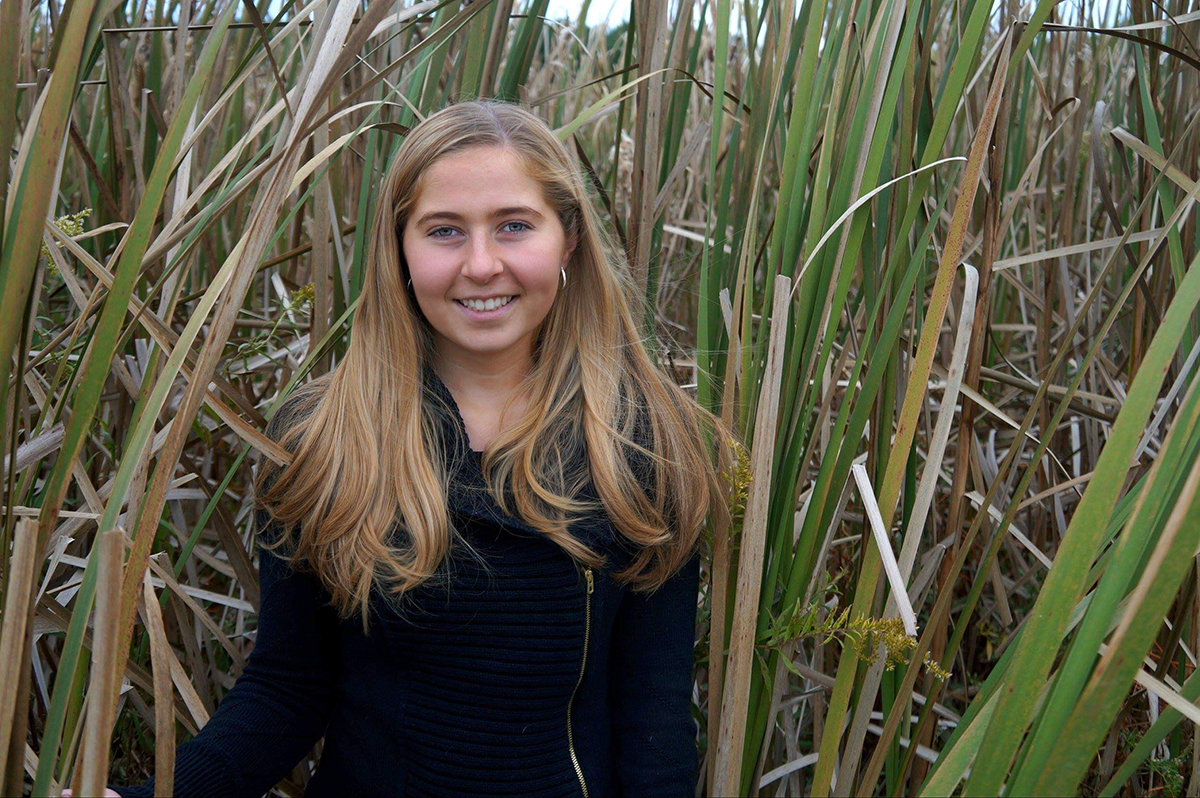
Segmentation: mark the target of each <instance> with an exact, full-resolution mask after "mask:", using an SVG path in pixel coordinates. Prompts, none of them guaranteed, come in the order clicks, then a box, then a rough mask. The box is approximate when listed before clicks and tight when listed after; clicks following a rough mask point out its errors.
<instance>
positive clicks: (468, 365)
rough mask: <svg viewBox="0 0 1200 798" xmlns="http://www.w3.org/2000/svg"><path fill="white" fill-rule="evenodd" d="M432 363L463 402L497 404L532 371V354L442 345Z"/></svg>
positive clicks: (522, 351)
mask: <svg viewBox="0 0 1200 798" xmlns="http://www.w3.org/2000/svg"><path fill="white" fill-rule="evenodd" d="M432 366H433V369H434V371H436V372H437V375H438V377H439V378H440V379H441V380H442V382H443V383H444V384H445V385H446V387H447V388H449V389H450V390H451V391H452V392H453V393H454V395H455V396H456V397H458V398H459V401H460V402H461V401H463V400H465V401H467V402H468V403H470V404H477V405H481V406H487V405H493V404H494V405H496V406H497V407H498V406H499V405H502V404H503V403H504V400H506V399H507V398H508V397H509V396H510V395H511V394H512V393H513V392H514V391H515V390H517V388H518V387H519V386H520V384H521V383H522V382H523V381H524V380H525V378H526V377H527V376H528V375H529V372H530V371H531V370H532V369H533V357H532V355H531V353H530V352H529V351H526V350H509V351H507V352H498V353H482V354H479V353H473V352H465V353H464V352H450V351H447V350H446V349H439V350H438V351H437V352H436V354H435V357H434V362H433V364H432Z"/></svg>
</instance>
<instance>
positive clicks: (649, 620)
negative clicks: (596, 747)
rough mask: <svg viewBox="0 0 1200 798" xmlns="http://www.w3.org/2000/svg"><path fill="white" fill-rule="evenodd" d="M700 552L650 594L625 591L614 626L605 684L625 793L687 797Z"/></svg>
mask: <svg viewBox="0 0 1200 798" xmlns="http://www.w3.org/2000/svg"><path fill="white" fill-rule="evenodd" d="M699 587H700V555H699V553H696V554H694V555H693V556H692V557H691V559H689V560H688V561H687V563H686V564H685V565H684V566H683V567H682V568H681V569H680V570H679V571H678V572H677V573H675V574H674V575H673V576H671V578H670V579H668V580H667V581H666V582H665V583H663V585H662V586H661V587H660V588H659V589H658V590H656V591H654V592H653V593H651V594H645V593H635V592H632V591H629V592H626V594H625V595H624V597H623V598H622V600H621V604H620V606H619V607H618V609H617V615H616V620H615V622H614V627H613V640H612V648H611V650H612V658H611V661H610V669H611V670H610V675H609V683H610V685H611V695H612V702H613V703H612V721H613V735H614V742H615V746H616V751H615V756H616V777H617V779H616V780H617V783H618V784H619V785H620V788H621V794H623V795H624V796H628V797H629V798H633V797H634V796H636V798H666V797H667V796H670V798H692V796H694V795H695V794H696V780H697V777H698V775H699V751H698V749H697V743H696V729H697V727H696V722H695V720H693V718H692V681H693V672H692V671H693V662H694V660H693V657H694V654H693V651H694V645H695V630H696V603H697V594H698V591H699Z"/></svg>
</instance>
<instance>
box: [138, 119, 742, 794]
mask: <svg viewBox="0 0 1200 798" xmlns="http://www.w3.org/2000/svg"><path fill="white" fill-rule="evenodd" d="M372 236H373V237H372V240H371V248H370V252H369V256H368V260H367V269H366V273H365V275H364V284H363V289H362V297H361V302H360V305H359V307H358V309H357V312H356V316H355V319H354V324H353V328H352V333H351V342H350V345H349V348H348V350H347V352H346V355H345V358H344V359H343V360H342V361H341V362H340V363H339V365H338V366H337V368H336V369H334V370H333V371H332V372H330V373H328V374H326V375H323V376H322V377H319V378H317V379H314V380H312V381H310V382H309V383H307V384H305V385H304V386H303V387H301V388H300V389H298V390H297V391H296V392H295V393H294V394H293V395H292V396H291V397H289V398H288V399H287V400H286V401H285V402H284V403H283V405H282V406H281V407H280V409H279V411H278V412H277V413H276V414H275V416H274V417H273V418H272V420H271V423H270V425H269V426H268V435H269V436H270V437H272V438H273V439H275V440H277V441H279V442H280V443H281V445H283V446H284V448H285V449H287V450H288V451H289V452H291V453H292V455H293V458H292V460H291V462H290V464H288V465H287V466H286V467H284V468H281V467H279V466H277V465H276V464H275V463H272V462H270V461H266V460H264V461H263V462H262V464H261V466H260V468H259V473H258V475H257V477H256V482H257V483H258V485H257V487H256V510H255V519H256V526H257V529H258V530H259V534H258V541H259V544H260V565H259V568H260V580H261V608H260V612H259V617H258V631H257V636H256V641H255V646H254V649H253V652H252V653H251V655H250V657H249V659H248V662H247V666H246V668H245V671H244V672H243V673H242V674H241V675H240V677H239V678H238V679H237V681H236V683H235V684H234V686H233V688H232V689H231V690H230V691H229V693H228V694H227V695H226V696H225V698H224V700H223V701H222V702H221V703H220V706H219V709H218V710H217V712H216V713H215V714H214V715H213V717H212V718H211V719H210V720H209V721H208V723H207V724H206V725H205V726H204V728H203V729H202V730H201V731H200V733H199V734H198V735H197V736H196V737H195V738H193V739H191V740H189V741H188V742H186V743H184V744H182V745H181V746H180V747H179V749H178V752H177V757H176V765H175V791H176V794H177V795H180V796H190V795H195V796H260V795H262V794H263V793H264V792H266V791H267V790H269V789H270V788H271V787H272V785H274V784H275V783H276V782H277V781H279V780H280V779H281V778H283V777H285V776H287V775H288V774H289V773H290V772H291V771H292V769H293V768H294V767H295V766H296V764H297V763H298V762H300V761H301V760H302V758H303V757H304V756H305V755H306V754H307V753H308V752H309V751H310V749H312V747H313V745H314V744H315V743H317V742H318V740H319V739H321V738H322V737H323V738H324V743H323V746H322V749H321V752H320V763H319V766H318V767H317V770H316V774H315V775H314V776H313V778H312V779H311V781H309V783H308V785H307V793H306V794H307V795H310V796H329V795H397V796H399V795H408V796H469V795H512V796H530V797H533V796H545V798H561V797H562V796H580V795H582V796H585V798H608V797H609V796H631V797H635V798H653V796H672V797H673V798H689V797H690V796H693V795H694V794H695V785H696V780H697V776H698V755H697V744H696V730H697V726H696V722H695V720H694V719H693V715H692V711H691V706H692V665H693V653H692V651H693V640H694V632H695V620H696V605H697V589H698V583H699V573H700V550H701V549H702V548H703V537H702V535H701V530H702V526H703V524H704V522H705V519H706V518H707V517H709V516H710V515H713V516H714V517H715V515H716V514H726V515H724V516H723V517H724V518H725V519H727V518H728V515H727V513H728V507H727V505H726V503H725V502H726V501H727V494H726V489H725V484H724V481H723V480H722V479H721V474H722V472H723V470H724V469H725V468H727V467H728V464H729V462H730V457H731V443H732V438H731V436H730V435H729V432H728V430H726V429H724V428H723V427H722V426H721V424H720V421H719V420H718V419H717V418H715V417H714V416H713V415H712V414H711V413H708V412H707V411H706V410H704V409H703V408H701V407H699V406H698V405H697V404H696V403H695V402H694V400H692V399H691V398H690V397H689V396H688V395H687V394H686V393H685V392H684V391H683V390H682V389H680V388H679V387H678V386H676V385H675V384H674V382H673V381H672V380H670V379H669V378H668V377H667V376H666V375H665V374H664V373H662V372H661V371H660V370H659V369H658V368H657V367H656V366H655V364H654V363H653V362H652V360H651V359H650V358H649V356H648V355H647V352H646V350H645V348H644V347H643V344H642V342H641V341H640V340H639V338H638V330H639V327H638V324H637V322H636V320H635V315H634V312H633V303H634V302H635V301H637V300H636V299H635V298H634V297H635V294H634V292H633V288H632V285H633V284H632V282H631V279H630V275H629V272H628V267H627V264H626V263H625V261H624V260H623V258H622V257H621V255H620V253H619V251H618V248H617V247H615V246H614V245H613V242H612V239H611V237H610V236H609V235H608V234H607V233H606V231H605V230H604V228H603V226H602V223H601V221H600V219H599V217H598V215H597V213H596V211H595V210H594V209H593V206H592V205H591V203H590V201H589V198H588V194H587V189H586V184H585V179H584V177H583V175H582V173H581V171H580V169H579V167H578V165H577V164H576V162H575V161H574V160H573V159H572V157H571V155H570V154H569V152H568V150H567V149H566V147H564V146H563V144H562V143H561V142H560V141H559V140H558V138H557V137H556V136H555V135H554V133H553V132H552V131H551V130H550V129H549V128H548V127H547V126H546V125H545V124H544V123H543V122H542V121H541V120H539V119H538V118H537V117H536V116H534V115H533V114H531V113H530V112H529V111H527V110H525V109H523V108H521V107H520V106H517V105H513V104H507V103H501V102H496V101H471V102H463V103H458V104H455V105H451V106H448V107H447V108H445V109H443V110H441V111H440V112H438V113H436V114H434V115H432V116H430V117H429V118H428V119H426V120H424V121H423V122H421V123H420V124H419V125H417V126H416V127H414V128H413V130H412V131H411V132H410V133H409V134H408V136H407V137H406V138H405V140H404V142H403V145H402V146H401V147H400V148H399V151H398V152H397V154H396V156H395V159H394V161H393V162H392V164H391V167H390V169H389V170H388V173H387V176H386V177H385V178H384V182H383V186H382V189H381V190H380V192H379V205H378V207H377V209H376V211H375V220H374V228H373V231H372ZM706 430H707V431H708V432H709V433H711V434H712V438H713V442H714V444H715V451H714V454H713V455H712V456H710V455H709V453H708V450H709V446H708V444H706V437H707V436H706V434H705V431H706ZM285 530H286V531H285ZM115 794H117V795H123V796H143V795H145V796H149V795H152V794H153V780H150V781H147V782H146V783H144V784H141V785H137V786H135V787H121V788H116V790H115Z"/></svg>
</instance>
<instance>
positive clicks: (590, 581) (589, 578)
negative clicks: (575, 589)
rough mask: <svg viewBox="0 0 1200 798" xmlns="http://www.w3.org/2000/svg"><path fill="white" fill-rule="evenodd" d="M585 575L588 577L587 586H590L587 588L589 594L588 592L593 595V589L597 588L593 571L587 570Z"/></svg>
mask: <svg viewBox="0 0 1200 798" xmlns="http://www.w3.org/2000/svg"><path fill="white" fill-rule="evenodd" d="M583 573H584V576H586V577H587V585H588V586H587V592H588V595H591V593H592V589H593V588H594V587H595V583H594V582H593V581H592V569H591V568H585V569H584V572H583Z"/></svg>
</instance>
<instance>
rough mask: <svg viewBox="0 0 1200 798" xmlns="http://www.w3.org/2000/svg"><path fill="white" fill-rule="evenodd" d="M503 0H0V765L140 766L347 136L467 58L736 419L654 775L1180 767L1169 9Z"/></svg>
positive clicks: (1191, 356)
mask: <svg viewBox="0 0 1200 798" xmlns="http://www.w3.org/2000/svg"><path fill="white" fill-rule="evenodd" d="M547 3H548V0H528V1H527V2H526V1H525V0H521V1H520V2H518V1H517V0H473V2H469V1H467V0H462V1H460V0H441V1H439V0H427V1H426V2H417V3H410V2H402V3H396V2H392V1H391V0H372V2H362V0H307V2H306V0H286V2H277V3H274V4H272V5H271V6H269V7H268V6H267V5H266V4H261V5H259V6H256V5H255V4H254V3H253V2H252V1H251V0H246V1H245V2H243V3H237V2H232V0H211V1H210V0H200V1H199V2H196V3H190V2H189V3H179V2H175V0H155V2H153V3H150V2H148V1H147V0H137V2H131V1H129V0H65V2H63V3H58V2H56V0H48V1H47V2H46V3H30V2H24V0H0V152H3V153H4V154H5V157H3V158H0V207H3V209H4V216H3V220H2V224H0V289H2V290H0V351H2V353H3V357H2V358H0V385H3V386H4V387H5V390H4V391H0V418H2V419H3V420H4V426H3V436H4V437H3V448H4V451H5V456H4V459H3V464H4V471H3V497H4V501H3V510H4V512H3V517H2V519H0V520H2V522H3V523H2V525H0V545H2V551H3V552H4V556H3V558H0V563H2V565H0V597H2V599H3V611H2V615H0V685H2V687H0V792H3V793H4V794H19V793H21V792H25V793H29V792H32V793H34V794H36V795H51V794H57V793H58V790H59V789H60V787H62V786H73V787H74V788H75V789H76V791H77V793H78V792H79V791H80V790H82V791H83V792H85V793H97V792H99V791H100V788H101V787H102V785H103V784H104V783H106V781H112V782H131V781H135V780H140V779H141V778H143V777H144V776H146V775H147V774H149V773H151V772H154V771H157V773H158V775H159V779H158V786H159V790H160V794H168V793H169V791H170V788H171V784H170V782H171V778H170V774H171V772H172V756H173V751H174V746H175V744H176V743H177V742H178V741H180V740H182V739H184V738H185V737H186V736H187V735H190V734H193V733H195V731H196V730H197V729H198V728H199V727H200V726H202V725H203V724H204V722H205V720H206V719H207V718H208V716H209V715H210V713H211V712H213V710H214V708H215V707H216V705H217V703H218V702H219V701H220V699H221V696H222V695H223V694H224V693H225V692H226V691H227V690H228V689H229V687H230V685H231V684H232V683H233V681H234V679H236V678H237V676H238V674H239V672H240V670H241V668H242V666H243V664H244V663H245V658H246V655H247V653H248V652H249V651H250V649H251V647H252V646H253V639H254V628H255V608H256V606H257V601H258V596H257V588H256V578H255V569H254V564H253V561H252V558H251V556H250V554H249V553H250V552H252V551H253V546H252V535H253V530H252V529H251V528H250V527H251V524H250V519H251V512H250V510H251V507H250V495H249V492H248V487H249V484H250V476H251V471H252V468H253V466H254V464H255V463H256V462H257V461H258V458H260V457H264V456H265V457H271V458H274V459H276V460H279V461H281V462H283V461H286V459H287V456H288V455H287V452H286V451H284V450H282V449H280V448H279V447H278V446H277V445H276V444H274V443H273V442H272V441H271V440H269V439H267V438H265V437H264V435H263V434H262V432H261V430H262V429H263V428H264V426H265V423H266V421H267V420H268V419H269V418H270V416H271V414H272V412H273V409H274V408H275V407H277V406H278V404H279V401H280V400H281V399H282V398H283V397H285V396H286V395H287V394H288V393H289V392H290V391H291V390H292V389H293V388H294V387H295V386H296V385H297V384H298V383H299V382H300V381H301V380H303V379H305V378H306V377H307V376H309V375H313V374H318V373H321V372H323V371H324V370H327V369H329V368H330V367H331V365H332V363H334V362H336V360H337V358H338V356H339V352H341V351H342V350H343V347H344V346H345V345H346V342H347V340H348V338H347V336H348V332H349V330H348V322H349V320H350V319H351V317H352V314H353V311H354V308H355V306H356V302H357V297H358V290H359V286H360V285H361V275H362V268H363V257H364V253H365V251H366V236H367V233H368V232H369V231H368V230H367V220H368V219H369V218H370V210H371V207H372V204H373V202H374V201H375V191H376V188H377V186H378V185H379V182H380V176H381V173H382V171H383V169H384V168H385V166H386V164H387V162H388V159H389V157H390V155H391V154H392V153H393V152H394V150H395V148H396V147H397V146H398V144H399V143H400V141H402V139H403V136H404V135H405V132H406V131H407V130H408V129H409V128H410V126H411V125H413V124H414V123H415V122H416V121H417V120H419V119H421V118H422V117H423V116H424V115H426V114H428V113H430V112H431V111H433V110H436V109H437V108H439V107H441V106H442V105H443V104H444V103H446V102H448V101H454V100H458V99H464V98H469V97H474V96H496V97H502V98H507V99H515V100H520V101H522V102H524V103H527V104H528V105H529V106H530V107H532V108H533V109H535V110H536V112H537V113H539V114H540V115H542V116H543V117H544V118H545V119H546V120H547V121H548V122H549V123H550V124H551V125H553V126H554V128H555V129H556V130H557V132H558V135H559V136H560V137H561V138H562V140H563V141H564V142H566V143H567V144H568V146H570V147H571V148H572V150H573V151H575V152H576V153H577V154H578V155H579V158H580V159H581V161H582V162H583V163H584V164H585V165H586V166H587V169H588V172H589V175H590V178H591V180H592V183H593V185H594V188H595V196H596V201H597V202H598V203H600V204H601V205H602V206H603V209H604V212H605V214H606V217H607V218H608V219H609V220H610V221H611V223H612V224H613V225H615V227H616V229H617V230H618V231H619V233H620V236H621V240H622V243H623V245H624V246H625V248H626V251H627V252H628V255H629V257H630V259H631V262H632V264H633V266H634V269H635V272H636V274H637V276H638V285H639V288H640V290H642V291H644V296H645V299H646V305H645V307H646V312H645V329H646V335H647V339H648V341H649V343H650V345H651V346H652V347H653V348H654V351H655V352H656V354H657V355H658V356H659V357H660V359H661V362H662V363H663V366H664V368H668V369H671V370H673V373H674V375H675V376H676V377H677V378H678V379H679V380H680V381H681V383H684V384H687V385H688V386H689V387H690V388H691V389H694V391H695V396H696V398H697V400H698V401H699V402H701V403H702V404H704V405H705V406H707V407H709V408H711V409H713V410H714V411H715V412H718V413H721V414H723V415H724V417H725V418H726V419H728V420H729V421H730V422H731V423H732V424H733V425H734V426H735V427H736V429H737V430H738V431H739V433H740V435H741V437H742V439H743V440H744V442H745V444H746V447H745V452H744V453H743V455H744V456H743V459H742V460H741V462H740V463H739V468H738V470H737V473H736V475H735V478H734V479H733V480H732V481H731V484H730V490H731V495H732V497H733V499H734V501H736V503H737V510H738V511H737V513H736V514H735V516H734V520H735V524H734V526H733V528H731V529H709V530H706V542H707V544H708V548H709V551H710V552H711V558H706V563H705V569H704V572H705V573H704V580H703V587H702V594H701V596H699V597H698V600H699V601H700V602H701V604H700V607H701V609H700V623H699V624H698V628H697V630H696V631H697V647H696V666H697V667H696V691H695V717H696V720H697V725H698V730H699V735H698V739H697V744H698V746H700V749H701V751H702V754H703V756H702V762H703V767H702V768H701V770H702V773H701V780H700V783H699V784H698V785H697V794H698V795H701V794H704V795H710V794H711V795H764V796H765V795H771V796H784V795H817V796H824V795H831V794H832V795H850V794H852V793H853V794H855V795H875V794H888V795H894V794H921V795H948V794H951V793H957V792H961V794H963V795H996V794H998V793H999V791H1000V789H1001V788H1002V787H1004V788H1005V789H1006V791H1007V794H1009V795H1025V794H1035V793H1036V794H1050V795H1064V794H1068V793H1085V794H1088V795H1093V794H1100V795H1115V794H1118V793H1120V794H1131V795H1150V794H1182V793H1184V792H1186V793H1187V794H1189V795H1196V794H1198V793H1200V768H1198V767H1197V763H1198V761H1200V747H1198V746H1197V745H1196V731H1197V728H1198V724H1200V707H1198V706H1197V705H1196V700H1197V698H1200V677H1197V675H1196V656H1197V652H1198V651H1200V580H1198V575H1200V566H1198V560H1197V558H1196V552H1197V548H1198V547H1200V494H1198V493H1197V489H1198V487H1200V457H1198V456H1197V455H1198V453H1200V389H1198V388H1197V380H1196V379H1195V373H1196V365H1197V364H1196V361H1197V357H1198V355H1200V325H1198V323H1197V322H1198V320H1197V316H1196V313H1195V310H1196V304H1197V301H1198V300H1200V269H1198V268H1197V261H1198V258H1200V248H1198V246H1197V233H1198V232H1200V220H1198V219H1197V218H1196V214H1194V213H1193V210H1194V208H1195V204H1196V199H1197V195H1198V194H1200V182H1198V181H1200V136H1197V132H1196V127H1197V124H1198V119H1200V116H1198V115H1197V110H1198V108H1200V103H1198V102H1197V98H1198V97H1200V93H1198V88H1200V86H1198V83H1200V49H1198V47H1197V42H1198V40H1200V10H1197V6H1196V5H1195V4H1194V3H1193V2H1191V0H1132V1H1131V2H1128V3H1126V2H1117V1H1116V0H1111V1H1107V2H1106V1H1105V0H1071V1H1070V2H1064V3H1061V4H1059V3H1056V2H1054V1H1053V0H1034V2H1029V3H1021V2H1017V0H996V1H993V0H774V1H773V2H763V3H756V2H749V0H746V2H742V3H738V4H737V8H736V9H734V8H732V7H731V6H732V0H672V2H669V3H668V2H657V1H652V0H642V1H641V2H636V3H634V4H633V5H632V6H631V8H630V12H629V14H628V21H627V22H622V23H621V24H619V25H616V26H613V27H606V26H588V25H586V24H585V21H586V19H587V13H588V8H589V6H590V3H589V2H588V0H584V2H583V3H582V6H581V8H580V10H579V14H578V16H577V18H575V19H565V20H564V19H557V18H548V17H547V16H546V9H547ZM735 11H736V13H734V12H735ZM731 18H732V20H733V23H732V24H731ZM318 748H319V746H318ZM980 752H983V754H982V755H978V754H979V753H980ZM318 753H319V751H315V752H314V755H313V757H312V758H310V760H309V761H307V762H305V763H302V764H301V765H300V766H299V767H297V769H296V770H295V771H294V772H293V773H292V774H291V776H290V777H289V778H288V779H286V780H284V781H283V782H281V783H280V785H279V786H278V788H277V790H278V791H279V792H280V793H282V794H284V795H298V794H299V793H300V792H301V791H302V789H303V786H304V784H305V782H306V780H307V778H308V774H309V772H310V766H311V764H312V762H313V761H315V758H316V755H317V754H318Z"/></svg>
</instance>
